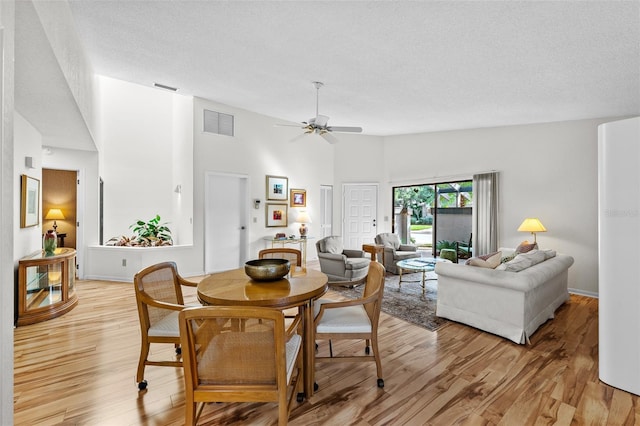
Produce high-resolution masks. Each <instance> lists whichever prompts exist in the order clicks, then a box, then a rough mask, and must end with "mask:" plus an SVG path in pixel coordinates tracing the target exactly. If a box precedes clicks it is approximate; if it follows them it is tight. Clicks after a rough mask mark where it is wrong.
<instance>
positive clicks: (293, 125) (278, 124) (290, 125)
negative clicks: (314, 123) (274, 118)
mask: <svg viewBox="0 0 640 426" xmlns="http://www.w3.org/2000/svg"><path fill="white" fill-rule="evenodd" d="M274 126H275V127H299V128H304V127H305V126H306V124H281V123H276V124H274Z"/></svg>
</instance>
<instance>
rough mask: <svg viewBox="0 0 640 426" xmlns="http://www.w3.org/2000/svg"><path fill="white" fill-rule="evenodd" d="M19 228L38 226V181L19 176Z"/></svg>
mask: <svg viewBox="0 0 640 426" xmlns="http://www.w3.org/2000/svg"><path fill="white" fill-rule="evenodd" d="M21 188H22V193H21V197H20V198H21V200H20V201H21V203H20V228H29V227H31V226H36V225H39V224H40V214H39V213H40V181H39V180H38V179H36V178H32V177H29V176H27V175H22V176H21Z"/></svg>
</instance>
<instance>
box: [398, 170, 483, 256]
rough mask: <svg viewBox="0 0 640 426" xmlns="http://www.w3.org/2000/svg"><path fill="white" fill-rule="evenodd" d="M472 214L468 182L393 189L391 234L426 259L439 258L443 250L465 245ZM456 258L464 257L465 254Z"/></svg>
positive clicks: (469, 230)
mask: <svg viewBox="0 0 640 426" xmlns="http://www.w3.org/2000/svg"><path fill="white" fill-rule="evenodd" d="M472 212H473V187H472V181H470V180H466V181H455V182H436V183H425V184H420V185H411V186H398V187H394V188H393V213H394V214H393V218H394V221H393V232H395V233H397V234H398V235H399V236H400V240H401V241H403V242H408V243H411V244H416V245H417V246H418V248H419V249H420V250H424V251H426V252H427V253H426V256H438V255H439V253H440V250H441V249H443V248H450V249H454V250H456V249H457V248H459V247H460V246H462V247H464V246H466V245H468V244H469V241H470V239H471V229H472ZM456 243H458V246H456ZM459 255H460V256H462V257H464V256H465V253H464V251H463V250H460V251H459Z"/></svg>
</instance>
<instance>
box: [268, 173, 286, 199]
mask: <svg viewBox="0 0 640 426" xmlns="http://www.w3.org/2000/svg"><path fill="white" fill-rule="evenodd" d="M288 198H289V179H287V178H286V177H284V176H269V175H267V200H276V201H287V199H288Z"/></svg>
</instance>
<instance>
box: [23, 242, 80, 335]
mask: <svg viewBox="0 0 640 426" xmlns="http://www.w3.org/2000/svg"><path fill="white" fill-rule="evenodd" d="M75 278H76V251H75V249H72V248H57V249H56V250H55V252H54V254H53V255H51V256H45V254H44V252H42V251H38V252H35V253H33V254H30V255H29V256H26V257H23V258H22V259H20V260H19V266H18V321H17V324H18V325H26V324H33V323H36V322H41V321H46V320H49V319H51V318H55V317H58V316H60V315H63V314H65V313H67V312H69V311H70V310H71V309H73V307H74V306H76V305H77V304H78V297H77V296H76V292H75Z"/></svg>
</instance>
